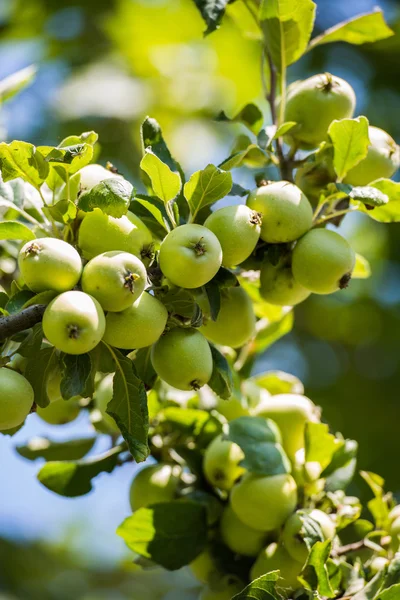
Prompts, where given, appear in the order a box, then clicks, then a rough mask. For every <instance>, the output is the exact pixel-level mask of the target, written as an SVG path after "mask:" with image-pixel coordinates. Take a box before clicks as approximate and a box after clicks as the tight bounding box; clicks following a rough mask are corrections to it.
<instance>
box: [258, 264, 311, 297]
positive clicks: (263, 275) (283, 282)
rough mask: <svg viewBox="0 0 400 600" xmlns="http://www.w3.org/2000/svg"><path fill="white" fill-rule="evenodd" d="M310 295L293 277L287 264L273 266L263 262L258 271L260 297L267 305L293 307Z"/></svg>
mask: <svg viewBox="0 0 400 600" xmlns="http://www.w3.org/2000/svg"><path fill="white" fill-rule="evenodd" d="M310 294H311V292H310V290H307V289H306V288H305V287H303V286H302V285H301V284H300V283H298V282H297V281H296V280H295V278H294V277H293V272H292V268H291V266H290V265H289V264H285V265H277V266H274V265H273V264H271V263H270V262H269V261H268V260H265V261H264V262H263V264H262V266H261V271H260V295H261V297H262V298H263V299H264V300H265V301H266V302H268V303H269V304H276V305H278V306H295V305H296V304H300V302H303V301H304V300H305V299H306V298H308V296H309V295H310Z"/></svg>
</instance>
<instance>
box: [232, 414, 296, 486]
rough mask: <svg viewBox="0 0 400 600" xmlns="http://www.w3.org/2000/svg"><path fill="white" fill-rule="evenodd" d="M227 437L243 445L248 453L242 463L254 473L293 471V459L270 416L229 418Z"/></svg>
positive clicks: (266, 473) (268, 473)
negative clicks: (288, 455) (288, 454)
mask: <svg viewBox="0 0 400 600" xmlns="http://www.w3.org/2000/svg"><path fill="white" fill-rule="evenodd" d="M223 437H224V439H227V440H230V441H231V442H234V443H235V444H237V445H238V446H240V448H241V449H242V450H243V452H244V455H245V457H244V459H243V460H242V462H241V465H242V466H243V467H245V468H246V469H247V470H248V471H250V472H251V473H256V474H257V475H280V474H281V473H290V471H291V465H290V461H289V459H288V458H287V456H286V454H285V452H284V451H283V448H282V446H281V444H280V443H279V442H280V437H279V431H278V429H277V427H276V425H275V423H274V422H273V421H271V420H270V419H263V418H262V417H250V416H243V417H239V418H237V419H234V420H233V421H230V422H229V424H228V430H227V433H226V434H224V436H223Z"/></svg>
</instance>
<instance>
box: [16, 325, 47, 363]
mask: <svg viewBox="0 0 400 600" xmlns="http://www.w3.org/2000/svg"><path fill="white" fill-rule="evenodd" d="M42 340H43V329H42V324H41V323H36V325H35V326H34V327H32V329H31V330H30V331H29V333H28V335H27V336H26V338H25V339H24V341H23V342H22V343H21V345H20V347H19V348H18V354H20V355H21V356H24V357H25V358H31V357H34V356H35V355H36V354H37V353H38V352H39V351H40V348H41V345H42Z"/></svg>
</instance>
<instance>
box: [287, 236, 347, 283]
mask: <svg viewBox="0 0 400 600" xmlns="http://www.w3.org/2000/svg"><path fill="white" fill-rule="evenodd" d="M354 265H355V254H354V251H353V250H352V248H351V246H350V244H349V243H348V241H347V240H345V239H344V238H343V237H342V236H341V235H339V234H338V233H336V232H335V231H331V230H329V229H312V230H311V231H309V232H308V233H306V235H305V236H303V237H302V238H301V239H300V240H299V241H298V242H297V244H296V246H295V249H294V250H293V260H292V270H293V275H294V277H295V279H296V281H297V282H298V283H300V284H301V285H302V286H303V287H305V288H307V289H308V290H310V291H311V292H314V293H315V294H332V293H333V292H336V291H337V290H339V289H344V288H346V287H347V286H348V284H349V281H350V279H351V274H352V271H353V269H354Z"/></svg>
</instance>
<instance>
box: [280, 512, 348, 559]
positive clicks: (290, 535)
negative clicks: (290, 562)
mask: <svg viewBox="0 0 400 600" xmlns="http://www.w3.org/2000/svg"><path fill="white" fill-rule="evenodd" d="M303 518H310V519H312V520H313V521H316V523H317V528H318V527H319V528H320V529H321V533H322V537H323V540H332V539H333V538H334V537H335V533H336V528H335V524H334V522H333V521H332V519H331V518H330V517H329V515H327V514H326V513H324V512H322V511H321V510H318V509H313V510H308V511H306V510H304V511H297V512H295V513H293V515H291V516H290V517H289V519H288V520H287V521H286V523H285V526H284V528H283V533H282V541H283V543H284V545H285V548H286V550H287V552H289V554H290V556H291V557H292V558H294V559H295V560H297V561H298V562H300V563H303V564H304V563H305V562H306V560H307V557H308V552H309V551H308V548H307V544H306V542H305V541H304V537H303V533H305V532H304V529H303ZM323 540H322V539H321V540H320V541H323Z"/></svg>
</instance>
